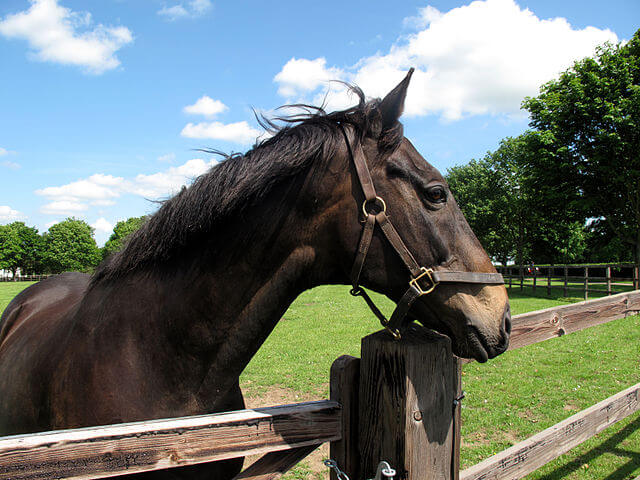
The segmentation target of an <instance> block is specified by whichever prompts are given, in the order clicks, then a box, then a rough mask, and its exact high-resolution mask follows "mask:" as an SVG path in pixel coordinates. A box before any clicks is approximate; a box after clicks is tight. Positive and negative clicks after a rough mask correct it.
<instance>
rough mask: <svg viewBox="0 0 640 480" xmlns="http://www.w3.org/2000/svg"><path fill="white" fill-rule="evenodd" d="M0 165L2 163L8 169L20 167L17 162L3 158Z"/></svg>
mask: <svg viewBox="0 0 640 480" xmlns="http://www.w3.org/2000/svg"><path fill="white" fill-rule="evenodd" d="M0 165H2V166H3V167H5V168H8V169H9V170H18V169H19V168H20V167H21V165H20V164H19V163H16V162H12V161H11V160H3V161H2V163H0Z"/></svg>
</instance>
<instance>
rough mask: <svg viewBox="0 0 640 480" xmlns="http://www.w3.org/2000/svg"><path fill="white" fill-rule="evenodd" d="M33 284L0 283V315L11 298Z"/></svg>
mask: <svg viewBox="0 0 640 480" xmlns="http://www.w3.org/2000/svg"><path fill="white" fill-rule="evenodd" d="M34 283H35V282H0V314H1V313H2V312H3V311H4V309H5V308H7V305H9V302H10V301H11V299H12V298H13V297H15V296H16V295H17V294H19V293H20V292H21V291H22V290H24V289H25V288H27V287H28V286H29V285H33V284H34Z"/></svg>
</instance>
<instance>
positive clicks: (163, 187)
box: [130, 158, 217, 198]
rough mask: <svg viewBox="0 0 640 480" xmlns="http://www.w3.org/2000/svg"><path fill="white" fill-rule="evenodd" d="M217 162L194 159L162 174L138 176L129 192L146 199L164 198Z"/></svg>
mask: <svg viewBox="0 0 640 480" xmlns="http://www.w3.org/2000/svg"><path fill="white" fill-rule="evenodd" d="M216 163H217V162H216V161H215V160H211V161H209V162H205V161H204V160H202V159H200V158H194V159H193V160H189V161H188V162H187V163H185V164H183V165H180V166H179V167H171V168H169V169H168V170H165V171H164V172H158V173H154V174H151V175H142V174H141V175H138V176H137V177H136V178H135V180H134V182H133V184H132V185H131V187H130V191H131V192H132V193H135V194H137V195H141V196H143V197H147V198H160V197H163V196H164V197H166V196H168V195H170V194H174V193H177V192H178V191H179V190H180V188H182V186H183V185H186V184H188V183H191V181H193V179H195V178H196V177H198V176H200V175H202V174H203V173H205V172H206V171H208V170H209V169H210V168H211V167H212V166H213V165H215V164H216Z"/></svg>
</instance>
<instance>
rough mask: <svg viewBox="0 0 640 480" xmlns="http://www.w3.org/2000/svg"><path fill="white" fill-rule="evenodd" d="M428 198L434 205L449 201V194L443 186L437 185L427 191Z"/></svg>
mask: <svg viewBox="0 0 640 480" xmlns="http://www.w3.org/2000/svg"><path fill="white" fill-rule="evenodd" d="M427 198H428V200H429V201H430V202H432V203H444V202H446V201H447V192H446V191H445V189H444V187H443V186H442V185H436V186H435V187H430V188H428V189H427Z"/></svg>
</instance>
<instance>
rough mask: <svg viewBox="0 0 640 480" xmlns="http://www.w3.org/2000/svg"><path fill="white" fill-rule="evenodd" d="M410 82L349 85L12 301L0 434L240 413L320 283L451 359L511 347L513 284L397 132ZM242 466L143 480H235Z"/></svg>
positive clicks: (1, 340) (0, 354) (1, 322)
mask: <svg viewBox="0 0 640 480" xmlns="http://www.w3.org/2000/svg"><path fill="white" fill-rule="evenodd" d="M411 73H412V70H410V71H409V73H408V74H407V76H406V77H405V78H404V80H402V81H401V82H400V83H399V84H398V85H397V86H396V87H395V88H394V89H393V90H392V91H391V92H389V93H388V94H387V95H386V96H385V97H384V98H383V99H382V100H380V99H373V100H367V99H366V98H365V96H364V93H363V92H362V90H360V89H359V88H357V87H355V86H354V87H352V88H353V91H354V92H355V94H356V95H357V96H358V98H359V102H358V103H357V105H355V106H353V107H351V108H348V109H346V110H342V111H337V112H332V113H326V112H325V111H324V110H322V109H321V108H318V109H316V110H308V111H307V113H306V114H304V115H303V116H298V117H290V121H291V123H288V124H284V125H280V129H279V131H277V132H274V135H273V136H272V137H270V138H269V139H267V140H263V141H262V142H260V143H258V144H256V145H255V146H254V147H253V148H252V149H251V150H249V151H248V152H247V153H245V154H244V155H240V154H235V155H231V156H229V157H228V158H227V159H226V160H224V161H221V162H219V163H218V164H216V165H215V166H213V167H212V168H211V169H210V170H209V171H208V172H207V173H205V174H203V175H202V176H200V177H198V178H197V179H196V180H195V181H194V182H193V183H192V185H191V186H190V187H188V188H183V189H182V190H181V191H180V192H179V193H178V194H177V195H175V196H174V197H172V198H170V199H168V200H167V201H165V202H164V203H163V204H162V205H161V206H160V208H159V209H158V211H157V212H156V213H155V214H154V215H152V216H151V218H149V219H148V220H147V222H146V223H145V224H144V225H143V226H142V227H141V228H140V229H139V230H138V231H137V232H136V233H135V234H133V235H132V236H131V237H130V238H129V240H128V242H127V243H126V245H125V246H124V247H123V248H122V250H121V251H119V252H118V253H115V254H114V255H112V256H111V257H110V258H108V259H107V260H105V261H104V262H103V263H102V264H101V265H100V266H99V267H98V268H97V269H96V271H95V273H94V274H93V275H91V276H90V275H87V274H81V273H64V274H61V275H58V276H54V277H51V278H48V279H46V280H43V281H41V282H39V283H37V284H34V285H32V286H31V287H29V288H27V289H25V290H24V291H23V292H21V293H20V294H19V295H18V296H17V297H15V299H14V300H13V301H12V302H11V303H10V304H9V306H8V307H7V308H6V310H5V312H4V314H3V315H2V318H1V319H0V435H13V434H23V433H29V432H38V431H46V430H57V429H66V428H76V427H85V426H94V425H103V424H114V423H121V422H134V421H144V420H149V419H156V418H166V417H181V416H187V415H198V414H207V413H214V412H221V411H227V410H237V409H242V408H244V402H243V397H242V393H241V391H240V388H239V384H238V378H239V376H240V373H241V372H242V370H243V369H244V367H245V366H246V365H247V363H248V362H249V360H250V359H251V358H252V357H253V355H254V354H255V353H256V351H257V350H258V348H259V347H260V345H261V344H262V343H263V342H264V341H265V339H266V338H267V336H268V335H269V333H270V332H271V331H272V330H273V328H274V327H275V325H276V323H277V322H278V320H279V319H280V318H282V316H283V314H284V312H285V311H286V309H287V307H288V306H289V305H290V304H291V303H292V302H293V300H294V299H295V298H296V297H297V296H298V295H299V294H300V293H301V292H303V291H304V290H306V289H309V288H312V287H314V286H317V285H323V284H349V283H351V284H353V286H354V289H353V291H352V292H353V293H354V294H361V292H362V291H363V290H362V287H363V286H364V287H367V288H369V289H371V290H374V291H377V292H380V293H382V294H384V295H386V296H387V297H389V298H390V299H392V300H393V301H395V302H398V304H400V305H403V310H404V311H403V312H402V315H401V316H403V317H404V316H405V315H406V320H402V319H401V323H406V322H407V321H412V320H417V321H418V322H420V323H422V324H423V325H424V326H426V327H428V328H432V329H434V330H436V331H438V332H440V333H442V334H445V335H447V336H449V337H450V338H451V341H452V349H453V351H454V353H455V354H456V355H458V356H461V357H468V358H475V359H476V360H478V361H480V362H484V361H487V359H489V358H492V357H495V356H496V355H499V354H500V353H502V352H503V351H505V350H506V348H507V345H508V339H509V333H510V310H509V301H508V297H507V293H506V289H505V287H504V285H503V284H501V282H496V281H495V276H496V275H498V274H496V273H495V272H496V271H495V269H494V267H493V265H492V263H491V261H490V259H489V257H488V256H487V254H486V253H485V251H484V250H483V248H482V246H481V245H480V243H479V242H478V240H477V239H476V237H475V236H474V234H473V232H472V231H471V229H470V227H469V225H468V224H467V222H466V220H465V219H464V216H463V214H462V212H461V211H460V209H459V208H458V206H457V205H456V202H455V199H454V197H453V195H452V194H451V191H450V190H449V187H448V185H447V183H446V181H445V180H444V178H443V177H442V175H441V174H440V173H439V172H438V171H437V170H436V169H435V168H434V167H433V166H431V165H430V164H429V163H427V161H426V160H425V159H424V158H423V157H422V156H421V155H420V154H419V153H418V151H417V150H416V149H415V148H414V146H413V145H412V144H411V142H410V141H409V140H408V139H407V138H405V137H404V134H403V127H402V124H401V123H400V121H399V118H400V116H401V114H402V111H403V109H404V103H405V97H406V93H407V88H408V85H409V81H410V78H411ZM356 158H357V159H358V160H357V161H356ZM363 169H364V170H366V172H364V170H363ZM374 186H375V191H373V190H372V189H373V188H374ZM372 191H373V193H372ZM372 195H375V196H374V197H372ZM383 214H384V215H385V216H386V220H385V221H386V222H387V223H388V224H389V225H392V227H391V229H393V230H394V231H395V236H394V235H391V234H390V233H389V232H390V230H389V228H388V226H386V227H385V225H384V224H383V223H382V221H383V220H384V218H382V215H383ZM372 217H373V221H370V220H371V218H372ZM378 224H380V225H378ZM394 227H395V228H394ZM390 235H391V236H390ZM392 237H393V238H395V240H394V241H392ZM394 242H395V243H394ZM398 242H399V243H398ZM400 244H401V245H400ZM363 250H364V252H363ZM401 250H403V251H402V252H401ZM407 254H408V255H409V256H410V257H411V259H413V262H414V263H415V264H417V265H418V266H419V269H420V270H419V272H418V273H417V274H415V273H413V272H411V271H409V269H411V268H412V266H411V265H408V264H407V261H408V260H407V258H408V257H407ZM354 258H356V261H355V263H354ZM411 259H409V261H410V260H411ZM409 263H410V262H409ZM425 267H428V268H425ZM350 270H353V271H356V272H355V275H354V274H353V273H352V272H351V271H350ZM414 270H415V268H414ZM452 270H455V271H457V272H458V273H457V274H456V273H455V272H454V273H453V274H451V271H452ZM460 272H463V273H460ZM465 272H466V273H465ZM447 273H449V275H453V276H452V277H451V278H449V280H448V281H447V279H446V278H445V277H446V275H447ZM463 274H468V275H477V277H476V279H477V278H479V279H480V281H476V282H472V281H466V280H465V278H464V277H463ZM438 275H440V277H438ZM418 277H421V278H420V279H418ZM438 278H440V280H441V283H440V284H438ZM456 279H457V280H456ZM485 280H486V281H485ZM409 283H410V284H411V288H409V290H412V291H414V293H412V294H411V295H409V296H412V299H411V301H410V302H409V301H404V300H403V298H404V297H406V296H407V293H406V292H407V291H409V290H407V285H408V284H409ZM415 291H417V293H415ZM369 300H370V299H369ZM336 320H337V321H339V319H336ZM387 326H389V325H388V324H387ZM396 327H398V328H396ZM396 327H394V328H392V329H391V332H392V333H393V334H399V335H401V332H402V330H401V327H402V325H397V322H396ZM242 462H243V459H234V460H226V461H222V462H215V463H210V464H201V465H194V466H184V467H179V468H175V469H167V470H158V471H153V472H148V473H144V474H134V475H133V477H134V478H144V479H169V478H173V479H200V478H207V479H210V478H214V479H216V478H217V479H228V478H232V477H233V476H234V475H235V474H237V473H238V472H239V471H240V470H241V467H242Z"/></svg>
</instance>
